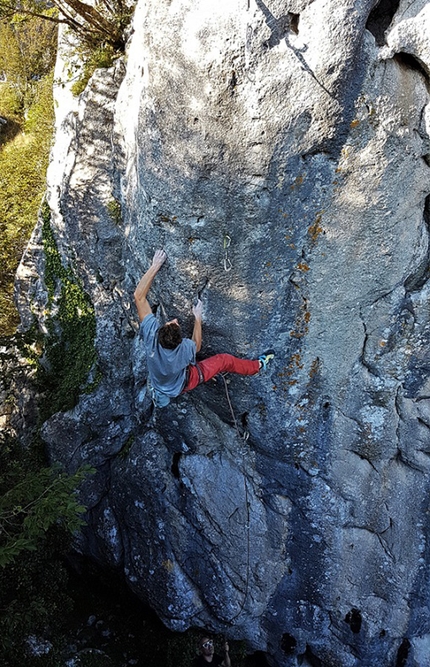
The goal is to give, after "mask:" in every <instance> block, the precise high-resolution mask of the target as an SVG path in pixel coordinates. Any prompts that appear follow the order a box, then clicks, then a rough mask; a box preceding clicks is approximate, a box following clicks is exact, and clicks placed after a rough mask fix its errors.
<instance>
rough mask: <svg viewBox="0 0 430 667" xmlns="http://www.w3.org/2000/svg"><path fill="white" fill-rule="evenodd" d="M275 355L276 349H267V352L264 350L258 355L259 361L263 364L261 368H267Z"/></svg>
mask: <svg viewBox="0 0 430 667" xmlns="http://www.w3.org/2000/svg"><path fill="white" fill-rule="evenodd" d="M274 356H275V350H266V352H263V354H261V355H260V356H259V357H258V361H259V362H260V364H261V366H260V369H261V368H264V370H266V368H267V366H268V363H269V361H271V360H272V359H273V358H274Z"/></svg>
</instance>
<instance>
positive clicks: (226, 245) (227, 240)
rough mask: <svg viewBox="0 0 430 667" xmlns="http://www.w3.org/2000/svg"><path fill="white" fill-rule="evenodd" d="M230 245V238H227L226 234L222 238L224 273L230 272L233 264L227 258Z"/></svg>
mask: <svg viewBox="0 0 430 667" xmlns="http://www.w3.org/2000/svg"><path fill="white" fill-rule="evenodd" d="M230 245H231V238H230V237H229V235H228V234H226V235H225V236H224V271H231V270H232V268H233V264H232V263H231V262H230V259H229V256H228V249H229V247H230Z"/></svg>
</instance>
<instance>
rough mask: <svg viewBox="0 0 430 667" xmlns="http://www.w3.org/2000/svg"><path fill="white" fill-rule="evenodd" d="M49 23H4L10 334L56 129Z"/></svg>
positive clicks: (1, 230) (4, 318)
mask: <svg viewBox="0 0 430 667" xmlns="http://www.w3.org/2000/svg"><path fill="white" fill-rule="evenodd" d="M45 24H46V21H41V20H40V19H32V20H28V21H25V22H21V23H19V24H17V25H15V24H14V25H4V24H3V25H2V24H0V42H2V43H7V44H8V48H7V49H1V51H0V72H1V71H3V72H4V73H5V75H6V79H7V80H6V82H4V83H1V84H0V115H1V116H3V117H5V118H6V119H7V121H8V122H7V125H6V126H1V134H0V239H1V241H0V328H1V330H2V333H3V334H6V335H8V334H12V333H13V332H14V330H15V328H16V326H17V324H18V314H17V312H16V308H15V305H14V302H13V282H14V277H15V272H16V269H17V267H18V264H19V261H20V259H21V256H22V253H23V250H24V248H25V246H26V244H27V242H28V239H29V237H30V234H31V231H32V229H33V227H34V225H35V223H36V220H37V212H38V209H39V206H40V203H41V200H42V196H43V194H44V191H45V187H46V182H45V178H46V169H47V166H48V158H49V150H50V146H51V138H52V132H53V121H54V110H53V100H52V81H53V76H52V71H53V64H54V59H55V53H56V51H55V50H56V33H55V30H54V29H53V28H52V27H51V26H49V28H48V27H47V26H46V25H45ZM26 39H28V40H29V41H28V44H27V43H26ZM3 40H5V41H4V42H3Z"/></svg>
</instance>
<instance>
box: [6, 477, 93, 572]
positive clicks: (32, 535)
mask: <svg viewBox="0 0 430 667" xmlns="http://www.w3.org/2000/svg"><path fill="white" fill-rule="evenodd" d="M90 471H91V468H88V467H87V468H83V469H82V470H81V471H79V473H76V474H75V475H73V476H69V475H66V474H65V473H63V472H61V470H60V469H59V468H58V467H57V466H51V467H50V468H42V469H41V470H39V471H37V472H29V473H27V474H26V475H25V476H24V477H23V479H22V480H21V481H20V482H19V483H17V484H15V485H14V486H13V487H12V488H10V489H9V490H7V491H6V492H5V493H3V495H2V496H1V497H0V567H4V566H5V565H8V564H9V563H11V562H12V561H13V560H14V559H15V558H16V556H18V555H19V554H20V553H21V552H22V551H24V550H26V551H35V550H36V549H37V546H38V543H39V541H40V539H41V538H42V537H43V536H44V534H45V533H46V532H47V531H48V530H49V528H51V526H53V525H55V524H58V523H61V524H62V525H63V526H64V527H65V529H66V530H67V531H69V532H72V533H73V532H75V531H76V530H78V529H79V528H80V527H81V526H82V525H83V521H82V518H81V515H82V514H83V513H84V512H85V507H83V506H82V505H80V504H79V503H78V501H77V498H76V497H75V495H74V490H75V488H76V486H77V485H79V484H80V482H82V481H83V479H84V477H85V476H86V475H87V474H88V473H89V472H90Z"/></svg>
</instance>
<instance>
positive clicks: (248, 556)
mask: <svg viewBox="0 0 430 667" xmlns="http://www.w3.org/2000/svg"><path fill="white" fill-rule="evenodd" d="M221 377H222V379H223V381H224V387H225V395H226V396H227V402H228V406H229V408H230V412H231V416H232V419H233V424H234V426H235V429H236V432H237V435H238V437H239V439H240V440H243V442H246V441H247V440H248V438H249V431H248V430H247V429H245V430H244V432H243V433H241V432H240V429H239V424H238V423H237V419H236V415H235V414H234V410H233V405H232V403H231V399H230V394H229V391H228V386H227V380H226V379H225V374H224V373H221ZM242 475H243V484H244V488H245V511H246V524H245V528H246V543H247V544H246V552H247V553H246V578H245V594H244V597H243V601H242V604H241V605H240V608H239V611H238V612H237V614H235V616H233V617H232V618H230V619H229V623H232V622H233V621H235V620H236V618H237V617H238V616H240V614H241V613H242V611H243V610H244V608H245V604H246V601H247V599H248V593H249V573H250V569H251V540H250V520H251V516H250V512H249V496H248V484H247V483H246V473H245V450H244V449H243V448H242Z"/></svg>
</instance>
